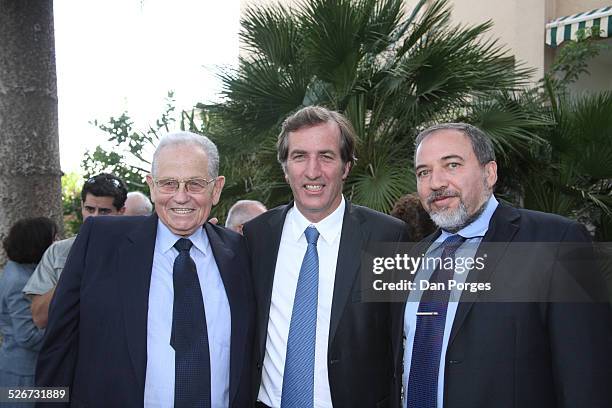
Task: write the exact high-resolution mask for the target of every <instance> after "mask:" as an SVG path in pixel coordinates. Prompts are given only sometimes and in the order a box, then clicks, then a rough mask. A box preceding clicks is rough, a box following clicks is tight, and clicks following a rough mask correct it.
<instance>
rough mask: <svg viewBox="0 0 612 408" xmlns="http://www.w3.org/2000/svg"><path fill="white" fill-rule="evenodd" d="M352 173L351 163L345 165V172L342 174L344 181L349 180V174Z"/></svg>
mask: <svg viewBox="0 0 612 408" xmlns="http://www.w3.org/2000/svg"><path fill="white" fill-rule="evenodd" d="M350 172H351V163H350V162H346V163H344V171H343V172H342V181H345V180H346V179H347V178H348V175H349V173H350Z"/></svg>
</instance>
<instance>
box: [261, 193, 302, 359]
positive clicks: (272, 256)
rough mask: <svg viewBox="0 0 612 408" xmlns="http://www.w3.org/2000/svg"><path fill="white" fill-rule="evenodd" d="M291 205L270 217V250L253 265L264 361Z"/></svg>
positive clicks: (268, 233)
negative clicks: (282, 236)
mask: <svg viewBox="0 0 612 408" xmlns="http://www.w3.org/2000/svg"><path fill="white" fill-rule="evenodd" d="M291 207H293V203H290V204H288V205H287V206H286V207H285V208H283V209H282V210H281V211H279V212H278V213H277V214H275V215H274V216H272V217H270V218H269V219H268V225H269V230H268V231H266V234H267V236H268V237H269V243H268V244H267V245H266V247H267V248H269V249H270V250H269V251H265V252H263V253H262V254H260V255H261V258H260V260H259V263H258V266H257V265H251V267H252V268H253V271H254V279H253V284H254V285H255V287H256V290H255V293H256V294H257V295H258V296H261V299H258V300H257V304H258V305H259V306H261V309H260V310H258V311H257V316H258V318H257V347H258V350H259V358H260V359H261V361H263V357H264V354H265V347H266V337H267V332H268V320H269V318H270V304H271V302H272V286H273V285H274V272H275V270H276V258H277V257H278V248H279V246H280V240H281V235H282V234H283V225H284V224H285V218H286V217H287V212H288V211H289V209H290V208H291ZM262 233H263V232H262ZM251 259H253V256H251Z"/></svg>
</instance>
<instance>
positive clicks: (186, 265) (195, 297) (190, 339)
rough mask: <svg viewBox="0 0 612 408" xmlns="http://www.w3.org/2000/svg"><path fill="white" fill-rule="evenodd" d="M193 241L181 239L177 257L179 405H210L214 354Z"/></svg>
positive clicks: (174, 331)
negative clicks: (212, 355) (211, 350)
mask: <svg viewBox="0 0 612 408" xmlns="http://www.w3.org/2000/svg"><path fill="white" fill-rule="evenodd" d="M192 245H193V243H192V242H191V241H190V240H188V239H186V238H181V239H179V240H178V241H176V243H175V244H174V247H175V248H176V249H177V250H178V251H179V254H178V256H177V257H176V259H175V260H174V269H173V281H174V307H173V309H172V335H171V337H170V345H171V346H172V348H174V360H175V361H174V406H175V408H191V407H198V408H210V355H209V350H208V332H207V330H206V315H205V313H204V301H203V299H202V291H201V289H200V281H199V280H198V273H197V270H196V265H195V262H193V259H191V256H189V250H190V249H191V246H192Z"/></svg>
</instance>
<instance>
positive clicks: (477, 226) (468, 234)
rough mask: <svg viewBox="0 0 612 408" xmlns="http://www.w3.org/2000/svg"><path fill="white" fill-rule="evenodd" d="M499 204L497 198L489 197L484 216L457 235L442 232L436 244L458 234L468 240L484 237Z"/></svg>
mask: <svg viewBox="0 0 612 408" xmlns="http://www.w3.org/2000/svg"><path fill="white" fill-rule="evenodd" d="M498 205H499V202H498V201H497V199H496V198H495V196H494V195H493V194H491V197H489V200H488V201H487V204H486V206H485V209H484V211H483V212H482V214H480V215H479V216H478V218H476V219H475V220H474V221H472V222H471V223H470V224H468V225H466V226H465V227H463V228H462V229H460V230H459V231H457V232H456V233H451V232H448V231H445V230H442V233H441V234H440V236H439V237H438V239H436V242H443V241H444V240H445V239H446V238H448V237H450V236H451V235H454V234H458V235H461V236H462V237H464V238H466V239H470V238H477V237H484V236H485V234H486V233H487V231H488V230H489V222H491V217H493V213H494V212H495V210H496V209H497V206H498Z"/></svg>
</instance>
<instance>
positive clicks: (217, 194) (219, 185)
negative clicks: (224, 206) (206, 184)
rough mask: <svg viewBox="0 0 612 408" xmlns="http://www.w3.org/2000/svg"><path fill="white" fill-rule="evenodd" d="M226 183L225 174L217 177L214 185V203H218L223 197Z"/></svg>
mask: <svg viewBox="0 0 612 408" xmlns="http://www.w3.org/2000/svg"><path fill="white" fill-rule="evenodd" d="M224 185H225V176H218V177H217V178H216V179H215V184H214V186H213V193H212V194H213V195H212V202H213V205H217V203H218V202H219V199H220V198H221V190H223V186H224Z"/></svg>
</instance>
